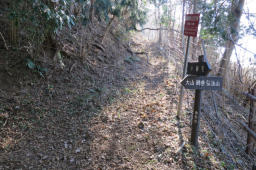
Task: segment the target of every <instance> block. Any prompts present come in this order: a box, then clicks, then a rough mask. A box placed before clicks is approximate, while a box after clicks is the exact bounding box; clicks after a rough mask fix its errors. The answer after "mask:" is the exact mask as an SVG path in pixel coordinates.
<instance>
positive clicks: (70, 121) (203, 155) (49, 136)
mask: <svg viewBox="0 0 256 170" xmlns="http://www.w3.org/2000/svg"><path fill="white" fill-rule="evenodd" d="M138 44H140V45H138ZM134 46H135V47H137V48H139V49H140V50H145V51H147V52H148V54H149V58H150V60H149V62H150V64H149V63H147V62H146V57H145V56H137V57H135V58H133V60H132V61H131V59H130V58H129V61H128V62H125V63H124V64H125V66H126V67H125V68H123V69H122V66H121V67H120V68H114V69H113V67H112V66H109V67H110V68H111V69H110V68H106V70H105V71H106V73H107V74H106V73H105V72H104V73H105V75H107V76H108V77H107V76H105V77H106V78H108V79H107V80H106V81H105V80H104V81H105V83H107V84H103V83H104V82H103V83H101V81H102V79H99V83H98V87H96V86H95V82H96V81H94V82H93V84H92V87H90V84H89V83H88V82H86V81H87V79H88V77H86V76H85V75H87V74H84V72H82V71H83V70H82V71H80V72H79V71H77V72H75V71H74V73H73V74H67V76H70V78H69V80H68V79H65V80H59V81H57V83H55V84H50V85H51V86H49V84H45V86H46V88H47V91H45V86H42V87H41V85H40V84H39V85H40V86H39V87H38V88H31V87H28V88H29V89H28V90H27V91H26V93H25V94H26V95H25V96H23V95H21V96H18V97H19V98H18V99H19V100H17V101H19V102H16V103H14V104H13V106H11V107H12V108H14V109H13V110H14V111H15V113H12V114H13V119H14V120H12V119H8V122H7V124H6V126H4V127H3V128H1V138H0V142H1V150H0V169H92V170H94V169H104V170H105V169H136V170H137V169H156V170H169V169H192V168H209V169H216V168H219V165H220V164H219V163H218V162H217V161H216V160H217V158H216V156H215V155H214V154H213V153H212V152H211V149H209V144H208V141H204V138H203V137H202V138H201V137H200V149H199V150H198V151H195V150H193V149H192V147H191V146H190V145H189V142H188V141H189V136H190V118H191V114H190V112H189V111H190V110H191V108H189V107H190V103H192V102H191V99H189V98H186V97H185V99H186V101H185V102H184V108H183V119H182V121H181V120H178V119H177V118H176V113H177V110H176V108H177V103H178V91H179V86H180V85H179V82H180V78H178V76H177V74H176V70H175V69H176V68H175V67H174V65H173V63H172V62H170V61H169V60H168V58H167V57H166V56H163V55H162V53H161V50H160V48H158V46H157V45H156V44H154V43H153V44H152V43H151V42H136V41H135V45H134ZM115 69H116V70H115ZM121 69H122V70H121ZM120 70H121V71H120ZM110 71H111V72H110ZM122 71H123V72H122ZM125 76H126V77H125ZM58 77H60V76H58ZM61 77H64V78H65V76H61ZM103 77H104V76H103ZM67 82H68V83H67ZM50 83H51V82H50ZM52 83H54V82H52ZM86 83H88V84H86ZM96 83H97V82H96ZM50 90H51V91H53V94H52V93H49V92H51V91H50ZM39 92H40V93H39ZM46 92H47V93H46ZM45 93H46V94H45ZM35 94H36V95H35ZM113 94H114V95H113ZM101 100H107V102H106V103H105V104H102V103H103V102H98V101H101ZM97 103H98V104H97ZM10 114H11V113H10ZM203 133H204V132H203Z"/></svg>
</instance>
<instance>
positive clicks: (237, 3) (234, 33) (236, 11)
mask: <svg viewBox="0 0 256 170" xmlns="http://www.w3.org/2000/svg"><path fill="white" fill-rule="evenodd" d="M244 1H245V0H234V1H233V2H232V8H231V16H233V17H234V18H233V20H234V21H233V22H231V25H230V30H229V32H230V33H229V39H228V40H227V41H226V43H225V52H224V54H223V56H222V59H221V62H220V68H219V71H218V75H219V76H222V77H223V82H224V84H225V81H226V79H227V76H226V74H227V70H228V66H229V63H230V58H231V55H232V52H233V49H234V47H235V43H237V41H238V39H239V28H240V19H241V16H242V11H243V7H244Z"/></svg>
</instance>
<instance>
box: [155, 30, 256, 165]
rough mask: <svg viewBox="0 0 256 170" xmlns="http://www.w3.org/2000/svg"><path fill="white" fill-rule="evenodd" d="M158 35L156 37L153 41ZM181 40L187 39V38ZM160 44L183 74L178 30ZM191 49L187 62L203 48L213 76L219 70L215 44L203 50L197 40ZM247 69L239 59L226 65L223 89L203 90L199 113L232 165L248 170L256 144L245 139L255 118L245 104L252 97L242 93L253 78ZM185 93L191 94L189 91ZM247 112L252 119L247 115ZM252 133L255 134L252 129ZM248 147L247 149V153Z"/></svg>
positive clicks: (255, 158)
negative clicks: (225, 78)
mask: <svg viewBox="0 0 256 170" xmlns="http://www.w3.org/2000/svg"><path fill="white" fill-rule="evenodd" d="M151 34H153V33H151ZM157 38H158V37H157V36H156V39H155V40H157ZM184 42H186V37H185V40H184ZM193 46H194V47H196V49H195V50H193V49H192V47H193ZM161 47H162V48H163V51H164V52H165V55H166V56H169V60H170V61H171V62H172V63H173V64H174V65H175V67H176V71H177V73H178V74H179V75H182V68H183V58H184V47H183V46H182V37H181V34H180V32H178V31H175V32H174V31H170V30H167V31H166V32H165V38H164V39H163V41H162V44H161ZM190 49H192V50H190V53H189V57H190V59H189V60H190V61H191V60H193V58H192V57H191V56H192V54H193V53H195V54H193V56H196V58H197V56H199V55H202V54H203V53H204V50H205V51H206V53H207V54H208V56H207V57H208V60H209V63H210V64H211V66H212V72H211V74H212V75H216V74H217V73H218V71H219V70H220V69H222V68H221V67H220V57H219V53H218V52H216V49H217V47H215V46H214V45H211V44H205V49H203V48H202V41H201V40H199V41H198V39H197V40H196V41H194V43H193V42H192V43H190ZM248 72H249V71H248V70H246V69H244V71H243V72H242V68H241V66H240V64H239V60H237V62H236V63H232V64H231V65H230V66H229V70H228V73H227V74H228V75H227V83H226V84H225V86H224V89H223V90H222V91H221V92H215V91H210V92H205V93H204V94H205V95H204V98H205V100H204V101H205V102H204V103H203V110H204V113H203V114H202V118H203V120H204V121H203V122H204V124H206V125H207V127H208V130H209V131H210V132H211V134H212V135H213V136H214V137H215V138H216V140H217V141H218V143H219V146H220V148H221V152H222V153H223V154H225V155H226V157H227V158H228V160H229V161H230V163H231V164H233V165H235V166H236V167H239V168H241V169H251V167H252V166H253V164H254V163H255V162H256V146H254V147H253V145H256V143H255V141H256V140H255V141H253V140H254V139H252V140H251V142H248V139H249V138H252V136H253V135H252V134H251V133H249V131H248V129H247V128H249V129H250V130H252V129H251V128H253V127H252V122H253V121H255V123H256V115H255V108H253V109H252V108H250V109H249V105H248V104H249V103H250V105H251V107H252V106H253V107H254V104H252V103H253V102H255V101H254V100H252V99H250V100H247V101H245V99H246V98H245V95H244V92H247V90H248V89H249V88H252V87H250V86H251V85H252V84H253V82H254V81H255V80H254V79H253V76H252V75H249V74H248ZM255 82H256V81H255ZM255 84H256V83H255ZM254 86H255V87H253V88H256V85H254ZM186 92H187V93H191V91H188V90H187V91H186ZM188 104H190V103H188ZM253 114H254V115H253ZM250 115H251V118H249V117H250ZM252 115H253V116H254V117H253V118H252ZM248 118H249V120H248ZM250 123H251V126H250ZM245 126H246V127H245ZM255 126H256V125H255ZM254 128H256V127H254ZM255 130H256V129H255ZM252 132H254V133H256V132H255V131H253V130H252ZM248 148H250V151H249V152H248Z"/></svg>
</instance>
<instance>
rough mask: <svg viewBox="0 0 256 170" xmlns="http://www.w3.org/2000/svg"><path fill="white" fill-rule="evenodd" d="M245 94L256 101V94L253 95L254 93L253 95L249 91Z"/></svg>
mask: <svg viewBox="0 0 256 170" xmlns="http://www.w3.org/2000/svg"><path fill="white" fill-rule="evenodd" d="M243 94H244V95H246V97H248V98H250V99H252V100H254V101H256V96H253V95H251V94H249V93H243Z"/></svg>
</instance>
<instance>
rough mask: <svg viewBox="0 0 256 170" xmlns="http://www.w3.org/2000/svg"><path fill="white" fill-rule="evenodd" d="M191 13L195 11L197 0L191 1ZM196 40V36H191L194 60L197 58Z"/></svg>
mask: <svg viewBox="0 0 256 170" xmlns="http://www.w3.org/2000/svg"><path fill="white" fill-rule="evenodd" d="M193 13H194V14H195V13H197V0H194V1H193ZM196 40H197V37H194V38H193V42H192V59H193V60H196V59H197V54H196V53H197V47H196Z"/></svg>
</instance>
